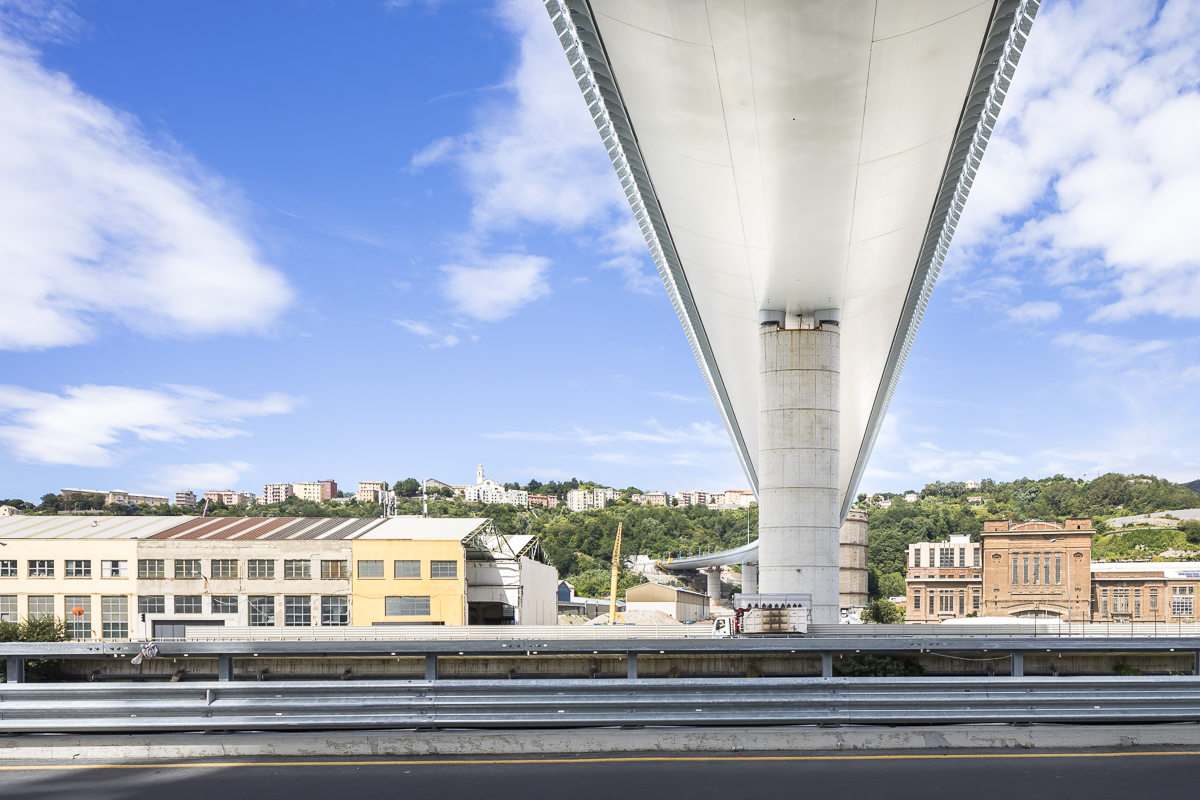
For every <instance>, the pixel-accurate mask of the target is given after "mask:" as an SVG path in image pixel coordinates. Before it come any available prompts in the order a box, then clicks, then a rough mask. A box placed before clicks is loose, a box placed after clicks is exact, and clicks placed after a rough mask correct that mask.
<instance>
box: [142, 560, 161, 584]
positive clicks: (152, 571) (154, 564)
mask: <svg viewBox="0 0 1200 800" xmlns="http://www.w3.org/2000/svg"><path fill="white" fill-rule="evenodd" d="M138 577H139V578H149V579H150V580H162V579H163V578H166V577H167V570H166V561H165V560H164V559H161V558H139V559H138Z"/></svg>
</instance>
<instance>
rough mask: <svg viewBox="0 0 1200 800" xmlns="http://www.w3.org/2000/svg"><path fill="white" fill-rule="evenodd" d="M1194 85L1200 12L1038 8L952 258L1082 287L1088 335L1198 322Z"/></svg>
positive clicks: (1174, 4) (1092, 5) (1197, 105)
mask: <svg viewBox="0 0 1200 800" xmlns="http://www.w3.org/2000/svg"><path fill="white" fill-rule="evenodd" d="M1198 85H1200V6H1197V4H1195V3H1193V2H1186V0H1168V1H1167V2H1165V3H1163V4H1162V6H1161V9H1160V8H1159V4H1158V3H1157V2H1155V1H1154V0H1086V1H1084V2H1067V1H1066V0H1063V1H1062V2H1058V3H1054V4H1046V6H1045V7H1044V8H1043V10H1042V12H1041V13H1039V15H1038V20H1037V23H1036V25H1035V26H1034V30H1033V34H1032V37H1031V39H1030V43H1029V46H1028V48H1027V49H1026V53H1025V55H1024V56H1023V57H1022V61H1021V66H1020V69H1019V70H1018V71H1017V77H1016V80H1015V82H1014V85H1013V89H1012V91H1011V92H1010V93H1009V95H1008V98H1007V99H1006V101H1005V107H1004V112H1003V114H1002V117H1001V122H1000V125H999V126H998V128H997V130H996V133H995V135H993V137H992V141H991V143H990V144H989V146H988V153H987V157H986V158H985V159H984V164H983V167H982V168H981V170H980V175H979V179H978V181H977V183H976V186H975V188H974V189H973V190H972V194H971V201H970V202H969V203H968V204H967V210H966V212H965V214H964V217H963V222H962V225H961V226H960V227H959V231H958V234H957V236H956V241H957V243H958V246H959V249H960V258H965V260H966V261H967V262H974V263H979V262H982V261H983V260H984V259H987V258H989V257H990V256H991V254H993V253H999V254H1002V255H1001V256H1000V257H999V258H998V259H997V260H1001V261H1002V262H1007V263H1009V264H1015V263H1017V262H1020V261H1030V262H1032V263H1035V264H1037V265H1039V266H1040V267H1041V268H1042V270H1043V271H1044V274H1045V279H1046V280H1047V281H1049V282H1050V283H1053V284H1058V285H1062V286H1065V287H1074V286H1078V285H1080V284H1083V285H1084V286H1085V287H1086V288H1085V291H1084V292H1083V293H1082V294H1078V295H1077V296H1079V297H1081V299H1090V300H1092V301H1093V313H1092V319H1093V320H1095V321H1104V322H1107V321H1119V320H1126V319H1129V318H1131V317H1134V316H1137V315H1140V314H1162V315H1166V316H1169V317H1177V318H1196V317H1200V225H1197V224H1196V223H1195V208H1196V206H1197V203H1200V137H1198V136H1197V135H1196V131H1197V130H1200V92H1198ZM963 248H965V251H966V252H965V253H962V249H963ZM959 267H960V269H961V267H962V264H960V265H959ZM951 272H953V270H951Z"/></svg>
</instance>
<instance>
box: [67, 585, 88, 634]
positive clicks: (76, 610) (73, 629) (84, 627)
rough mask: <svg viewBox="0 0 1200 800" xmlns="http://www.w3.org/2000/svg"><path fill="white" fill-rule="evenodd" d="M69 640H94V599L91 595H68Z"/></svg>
mask: <svg viewBox="0 0 1200 800" xmlns="http://www.w3.org/2000/svg"><path fill="white" fill-rule="evenodd" d="M66 604H67V605H66V609H67V615H66V616H67V638H68V639H90V638H92V598H91V597H90V596H89V595H86V594H81V595H67V597H66Z"/></svg>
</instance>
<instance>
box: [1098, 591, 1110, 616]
mask: <svg viewBox="0 0 1200 800" xmlns="http://www.w3.org/2000/svg"><path fill="white" fill-rule="evenodd" d="M1100 616H1102V617H1107V616H1108V589H1101V590H1100Z"/></svg>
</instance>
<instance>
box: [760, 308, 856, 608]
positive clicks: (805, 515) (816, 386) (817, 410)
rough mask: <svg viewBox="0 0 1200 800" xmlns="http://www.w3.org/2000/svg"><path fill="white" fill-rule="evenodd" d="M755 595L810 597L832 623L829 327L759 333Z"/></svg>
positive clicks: (834, 368) (833, 361)
mask: <svg viewBox="0 0 1200 800" xmlns="http://www.w3.org/2000/svg"><path fill="white" fill-rule="evenodd" d="M759 337H760V345H761V347H760V361H759V364H760V384H759V428H758V435H759V462H758V481H759V504H760V508H759V551H758V552H759V560H758V569H759V591H760V592H761V593H764V594H768V593H769V594H776V593H803V592H808V593H811V594H812V598H813V607H812V621H813V622H814V623H818V624H832V623H836V622H837V621H838V528H839V527H840V526H839V525H838V523H839V521H840V520H839V516H840V515H839V513H838V511H839V509H838V483H839V481H838V478H839V475H838V446H839V441H838V430H839V429H838V425H839V408H840V387H839V382H840V340H841V335H840V333H839V332H838V329H837V326H834V325H827V326H825V327H822V328H815V329H787V330H783V329H779V328H777V327H775V326H774V325H764V326H763V327H762V328H761V329H760V333H759Z"/></svg>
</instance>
